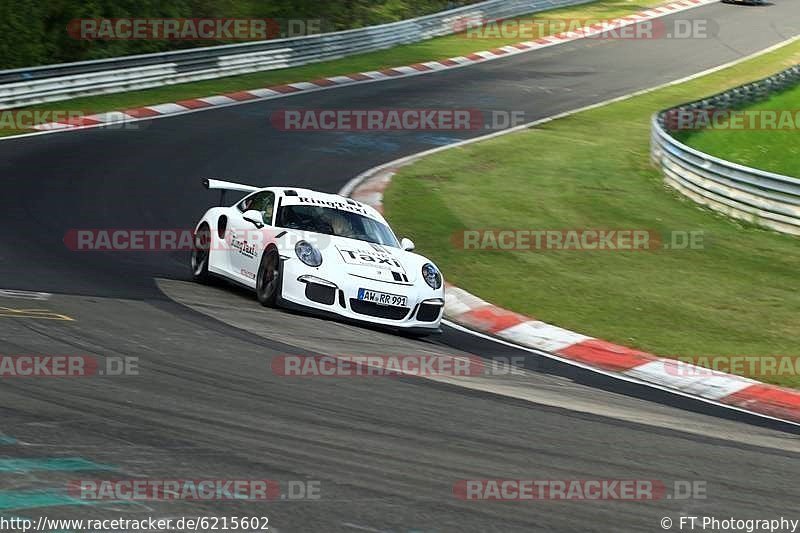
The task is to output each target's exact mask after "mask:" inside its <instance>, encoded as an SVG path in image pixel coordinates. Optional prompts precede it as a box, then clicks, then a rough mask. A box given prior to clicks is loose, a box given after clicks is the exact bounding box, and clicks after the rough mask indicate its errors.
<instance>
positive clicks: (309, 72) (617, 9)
mask: <svg viewBox="0 0 800 533" xmlns="http://www.w3.org/2000/svg"><path fill="white" fill-rule="evenodd" d="M664 3H666V0H601V1H598V2H591V3H588V4H583V5H579V6H575V7H568V8H562V9H556V10H551V11H545V12H540V13H536V18H537V19H541V18H559V19H581V20H587V21H588V22H589V23H592V22H595V21H597V20H607V19H612V18H616V17H621V16H625V15H628V14H630V13H635V12H637V11H641V10H643V9H647V8H648V7H652V6H655V5H660V4H664ZM534 27H535V28H538V27H537V26H534ZM546 27H547V26H546V25H545V28H546ZM525 40H528V36H527V35H525V36H524V38H514V37H513V36H509V37H508V38H504V39H501V38H492V37H489V38H485V39H481V38H475V37H469V38H467V37H465V36H464V35H461V34H459V35H449V36H446V37H439V38H436V39H429V40H427V41H423V42H420V43H415V44H409V45H404V46H397V47H394V48H389V49H387V50H380V51H377V52H370V53H366V54H359V55H355V56H350V57H346V58H343V59H337V60H334V61H326V62H322V63H315V64H311V65H305V66H301V67H293V68H287V69H280V70H269V71H264V72H256V73H253V74H244V75H241V76H231V77H227V78H219V79H215V80H207V81H200V82H192V83H182V84H177V85H168V86H165V87H158V88H154V89H147V90H143V91H133V92H126V93H117V94H110V95H100V96H88V97H84V98H75V99H72V100H69V101H62V102H51V103H47V104H42V105H37V106H31V107H29V108H26V109H30V110H38V111H44V110H79V111H81V112H83V113H85V114H93V113H100V112H103V111H111V110H120V111H121V110H125V109H132V108H135V107H141V106H145V105H153V104H161V103H165V102H175V101H177V100H185V99H188V98H198V97H204V96H211V95H216V94H224V93H230V92H235V91H242V90H248V89H257V88H260V87H268V86H271V85H281V84H285V83H294V82H298V81H310V80H314V79H318V78H324V77H329V76H339V75H343V74H351V73H354V72H365V71H370V70H380V69H384V68H390V67H397V66H403V65H409V64H414V63H421V62H425V61H434V60H437V59H446V58H448V57H455V56H460V55H465V54H470V53H472V52H477V51H481V50H487V49H491V48H497V47H500V46H505V45H508V44H513V43H517V42H520V41H525ZM23 132H24V131H23V130H12V129H0V136H4V135H14V134H18V133H23Z"/></svg>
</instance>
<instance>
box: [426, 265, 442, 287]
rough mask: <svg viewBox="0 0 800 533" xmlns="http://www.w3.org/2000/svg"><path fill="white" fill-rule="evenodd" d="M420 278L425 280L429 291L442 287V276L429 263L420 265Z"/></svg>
mask: <svg viewBox="0 0 800 533" xmlns="http://www.w3.org/2000/svg"><path fill="white" fill-rule="evenodd" d="M422 277H423V278H425V283H427V284H428V285H430V287H431V289H438V288H439V287H441V286H442V275H441V274H440V273H439V271H438V270H437V269H436V267H435V266H433V265H432V264H430V263H425V264H424V265H422Z"/></svg>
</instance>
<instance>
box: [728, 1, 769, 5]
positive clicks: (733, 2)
mask: <svg viewBox="0 0 800 533" xmlns="http://www.w3.org/2000/svg"><path fill="white" fill-rule="evenodd" d="M722 3H723V4H748V5H751V6H757V5H764V4H766V3H767V0H722Z"/></svg>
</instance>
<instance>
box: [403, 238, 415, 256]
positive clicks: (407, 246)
mask: <svg viewBox="0 0 800 533" xmlns="http://www.w3.org/2000/svg"><path fill="white" fill-rule="evenodd" d="M400 248H402V249H403V250H405V251H406V252H410V251H412V250H413V249H414V248H415V246H414V241H412V240H411V239H408V238H406V237H403V239H402V240H401V241H400Z"/></svg>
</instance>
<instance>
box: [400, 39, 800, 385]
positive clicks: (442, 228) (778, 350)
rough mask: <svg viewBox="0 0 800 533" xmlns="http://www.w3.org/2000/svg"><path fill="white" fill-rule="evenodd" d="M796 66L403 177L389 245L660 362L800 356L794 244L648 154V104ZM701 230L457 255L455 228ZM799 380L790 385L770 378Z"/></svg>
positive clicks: (449, 158) (494, 142)
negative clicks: (404, 242) (695, 243)
mask: <svg viewBox="0 0 800 533" xmlns="http://www.w3.org/2000/svg"><path fill="white" fill-rule="evenodd" d="M799 61H800V43H799V42H796V43H794V44H792V45H789V46H787V47H784V48H782V49H780V50H778V51H775V52H772V53H770V54H768V55H763V56H761V57H758V58H756V59H753V60H750V61H748V62H746V63H743V64H740V65H737V66H735V67H732V68H729V69H726V70H724V71H721V72H718V73H715V74H712V75H709V76H705V77H703V78H700V79H697V80H694V81H691V82H688V83H684V84H681V85H676V86H672V87H668V88H665V89H661V90H658V91H656V92H652V93H649V94H645V95H642V96H639V97H636V98H633V99H630V100H627V101H624V102H619V103H615V104H612V105H608V106H604V107H602V108H598V109H594V110H590V111H585V112H581V113H579V114H577V115H574V116H571V117H568V118H564V119H560V120H556V121H553V122H550V123H547V124H544V125H542V126H540V127H537V128H535V129H531V130H527V131H524V132H520V133H515V134H510V135H507V136H503V137H499V138H495V139H491V140H487V141H483V142H480V143H476V144H473V145H469V146H465V147H460V148H455V149H452V150H447V151H444V152H441V153H439V154H435V155H433V156H430V157H427V158H425V159H423V160H422V161H420V162H418V163H416V164H414V165H412V166H409V167H405V168H403V169H401V171H400V172H399V173H398V175H397V176H395V178H394V181H393V184H392V186H391V187H390V188H389V190H388V191H387V194H386V197H385V207H386V210H387V216H388V218H389V219H390V221H391V222H392V224H393V226H394V227H395V230H396V231H397V232H398V234H399V235H407V236H410V237H411V238H413V239H414V240H415V241H416V243H417V246H418V249H419V250H420V251H421V253H424V254H426V255H429V256H431V257H432V258H433V259H435V260H436V262H437V263H438V264H439V266H440V268H442V269H443V271H444V273H445V276H446V278H447V280H448V281H449V282H451V283H453V284H455V285H457V286H460V287H462V288H464V289H466V290H469V291H470V292H472V293H474V294H476V295H478V296H480V297H481V298H484V299H487V300H489V301H491V302H493V303H496V304H498V305H500V306H503V307H506V308H509V309H513V310H515V311H518V312H521V313H524V314H526V315H529V316H534V317H536V318H538V319H540V320H543V321H546V322H549V323H552V324H557V325H559V326H562V327H565V328H567V329H570V330H574V331H579V332H582V333H585V334H588V335H592V336H595V337H599V338H603V339H607V340H610V341H613V342H616V343H620V344H624V345H627V346H631V347H636V348H639V349H643V350H647V351H650V352H653V353H657V354H659V355H663V356H668V357H669V356H672V357H677V356H687V357H693V356H701V355H705V356H710V355H713V356H726V355H750V356H770V355H791V356H800V344H799V343H798V342H797V339H798V338H800V290H798V289H800V241H798V239H796V238H793V237H790V236H785V235H780V234H776V233H772V232H768V231H764V230H760V229H758V228H755V227H752V226H746V225H742V224H740V223H737V222H736V221H734V220H731V219H727V218H725V217H723V216H721V215H718V214H716V213H714V212H712V211H710V210H707V209H704V208H701V207H699V206H698V205H696V204H694V203H693V202H691V201H690V200H688V199H685V198H684V197H682V196H681V195H679V194H678V193H677V192H675V191H674V190H672V189H670V188H667V187H666V186H665V185H664V184H663V181H662V176H661V174H660V172H659V171H658V170H657V169H656V168H654V167H653V166H652V164H651V162H650V158H649V133H650V117H651V115H652V114H653V113H654V112H655V111H658V110H661V109H665V108H668V107H671V106H675V105H678V104H680V103H684V102H688V101H693V100H696V99H697V98H699V97H702V96H704V95H711V94H715V93H718V92H720V91H722V90H725V89H727V88H729V87H733V86H736V85H741V84H743V83H746V82H748V81H752V80H754V79H759V78H763V77H765V76H767V75H770V74H772V73H774V72H777V71H779V70H782V69H784V68H787V67H788V66H790V65H792V64H795V63H797V62H799ZM484 228H493V229H502V228H522V229H569V228H630V229H651V230H655V231H657V232H660V233H662V234H663V233H665V232H669V231H672V230H677V231H702V232H703V235H704V247H703V249H700V250H683V251H678V250H672V251H670V250H658V251H637V252H613V251H598V252H588V251H516V252H508V251H468V250H464V249H463V247H462V248H461V249H459V247H458V246H456V245H454V244H453V240H452V236H453V235H454V234H457V233H458V232H460V231H463V230H466V229H484ZM768 381H772V382H777V383H781V384H786V385H791V386H800V378H798V377H796V376H782V377H779V378H773V379H768Z"/></svg>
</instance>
